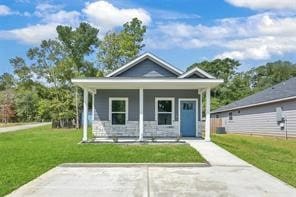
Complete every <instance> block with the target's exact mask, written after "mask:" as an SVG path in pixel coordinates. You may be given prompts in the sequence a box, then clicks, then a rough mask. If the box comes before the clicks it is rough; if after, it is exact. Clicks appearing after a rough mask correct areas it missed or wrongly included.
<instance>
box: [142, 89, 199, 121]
mask: <svg viewBox="0 0 296 197" xmlns="http://www.w3.org/2000/svg"><path fill="white" fill-rule="evenodd" d="M156 97H174V98H175V121H178V119H179V118H178V109H179V107H178V102H179V98H198V91H197V90H144V120H145V121H153V120H155V98H156Z"/></svg>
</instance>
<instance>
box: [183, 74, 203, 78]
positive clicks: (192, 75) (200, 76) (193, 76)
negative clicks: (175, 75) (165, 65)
mask: <svg viewBox="0 0 296 197" xmlns="http://www.w3.org/2000/svg"><path fill="white" fill-rule="evenodd" d="M186 78H195V79H205V78H206V77H205V76H203V75H201V74H198V73H192V74H191V75H189V76H187V77H186Z"/></svg>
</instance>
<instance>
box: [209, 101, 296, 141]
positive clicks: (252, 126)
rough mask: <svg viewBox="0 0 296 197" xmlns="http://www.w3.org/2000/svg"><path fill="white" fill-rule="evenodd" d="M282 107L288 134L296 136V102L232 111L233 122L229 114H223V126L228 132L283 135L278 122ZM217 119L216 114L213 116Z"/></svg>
mask: <svg viewBox="0 0 296 197" xmlns="http://www.w3.org/2000/svg"><path fill="white" fill-rule="evenodd" d="M277 107H282V108H283V112H284V114H285V115H286V117H287V119H288V122H287V123H288V126H287V129H288V133H290V134H291V135H295V136H296V100H290V101H285V102H278V103H273V104H267V105H261V106H256V107H251V108H245V109H239V110H233V111H231V112H232V114H233V120H229V117H228V113H229V112H221V113H217V114H219V117H220V118H222V126H224V127H225V128H226V131H227V132H230V133H231V132H245V133H260V134H274V135H283V134H284V131H283V130H281V128H280V126H279V125H278V124H277V122H276V108H277ZM212 117H215V114H213V115H212Z"/></svg>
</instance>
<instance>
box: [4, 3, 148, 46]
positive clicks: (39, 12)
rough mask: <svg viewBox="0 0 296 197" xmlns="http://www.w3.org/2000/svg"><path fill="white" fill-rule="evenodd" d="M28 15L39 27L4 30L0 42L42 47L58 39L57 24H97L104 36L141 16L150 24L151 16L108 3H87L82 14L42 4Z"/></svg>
mask: <svg viewBox="0 0 296 197" xmlns="http://www.w3.org/2000/svg"><path fill="white" fill-rule="evenodd" d="M23 15H26V16H35V17H38V18H40V22H39V24H35V25H28V26H27V27H23V28H17V29H11V30H2V31H1V30H0V39H9V40H17V41H20V42H23V43H26V44H39V43H40V41H41V40H44V39H49V38H55V37H56V36H57V33H56V26H57V25H71V26H72V27H76V26H78V24H79V23H80V22H81V21H82V19H86V21H87V22H89V23H91V24H92V25H95V26H96V27H98V28H99V29H100V32H101V33H104V32H107V31H109V30H112V29H113V28H115V27H118V26H122V25H123V24H124V23H125V22H128V21H130V20H131V19H132V18H134V17H137V18H139V19H140V20H142V21H143V23H144V24H146V25H147V24H149V23H150V21H151V17H150V15H149V13H148V12H147V11H146V10H144V9H141V8H130V9H120V8H117V7H115V6H113V5H112V4H110V3H108V2H106V1H97V2H92V3H86V4H85V7H84V8H83V10H82V12H78V11H66V10H64V9H63V6H61V5H53V4H49V3H40V4H38V5H37V6H36V8H35V11H34V13H32V14H30V13H24V14H23Z"/></svg>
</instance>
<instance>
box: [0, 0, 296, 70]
mask: <svg viewBox="0 0 296 197" xmlns="http://www.w3.org/2000/svg"><path fill="white" fill-rule="evenodd" d="M134 17H137V18H139V19H140V20H141V21H143V23H144V24H145V25H146V26H147V32H146V35H145V40H144V42H145V47H144V48H143V51H142V52H152V53H153V54H155V55H157V56H159V57H160V58H162V59H164V60H166V61H167V62H169V63H171V64H172V65H174V66H176V67H178V68H180V69H182V70H186V68H187V67H188V66H190V65H191V64H193V63H195V62H200V61H203V60H209V61H210V60H213V59H215V58H225V57H230V58H234V59H237V60H239V61H240V62H241V66H240V67H239V71H244V70H248V69H250V68H252V67H255V66H259V65H263V64H265V63H266V62H271V61H276V60H279V59H281V60H288V61H291V62H296V55H295V54H296V0H280V1H279V0H258V1H257V0H256V1H254V0H210V1H209V0H175V1H173V0H161V1H151V0H141V1H139V0H138V1H134V0H121V1H119V0H111V1H91V0H90V1H83V0H47V1H41V0H0V74H2V73H4V72H10V73H11V72H12V67H11V66H10V64H9V59H10V58H13V57H15V56H20V57H25V55H26V51H27V50H28V49H29V48H31V47H34V46H38V44H39V43H40V41H41V40H44V39H50V38H55V37H56V36H57V34H56V31H55V27H56V26H57V25H60V24H61V25H71V26H73V27H77V26H78V24H79V23H80V22H82V21H84V22H88V23H90V24H91V25H93V26H95V27H97V28H98V29H99V30H100V32H99V38H102V37H103V36H104V34H105V33H106V32H108V31H116V30H118V29H119V28H120V27H121V26H122V25H123V24H124V23H125V22H127V21H130V20H131V19H132V18H134Z"/></svg>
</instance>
